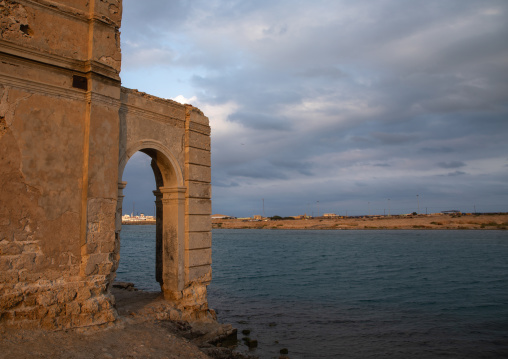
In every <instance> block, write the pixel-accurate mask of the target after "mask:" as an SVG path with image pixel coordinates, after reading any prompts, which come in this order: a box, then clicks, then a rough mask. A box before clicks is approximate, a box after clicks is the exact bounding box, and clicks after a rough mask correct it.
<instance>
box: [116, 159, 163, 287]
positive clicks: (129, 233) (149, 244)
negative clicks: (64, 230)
mask: <svg viewBox="0 0 508 359" xmlns="http://www.w3.org/2000/svg"><path fill="white" fill-rule="evenodd" d="M150 163H151V158H150V157H148V156H147V155H146V154H144V153H143V152H140V151H138V152H136V153H135V154H134V155H133V156H132V157H131V158H130V159H129V161H128V162H127V165H126V166H125V169H124V173H123V182H126V183H127V185H126V187H125V189H124V190H123V194H124V196H125V197H124V198H123V210H122V231H121V243H120V262H119V265H118V268H117V270H116V277H115V282H123V283H125V284H124V285H121V284H118V283H117V287H119V288H124V289H125V288H128V287H129V286H128V285H126V284H127V283H133V284H134V286H135V288H137V289H140V290H143V291H149V292H160V290H161V287H160V284H159V283H158V282H157V281H156V278H155V253H156V250H155V228H156V225H155V215H156V213H155V196H154V194H153V191H154V190H156V187H155V177H154V174H153V171H152V168H151V165H150Z"/></svg>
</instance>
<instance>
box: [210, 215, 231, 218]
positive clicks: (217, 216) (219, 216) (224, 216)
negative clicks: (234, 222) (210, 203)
mask: <svg viewBox="0 0 508 359" xmlns="http://www.w3.org/2000/svg"><path fill="white" fill-rule="evenodd" d="M212 219H233V217H231V216H226V215H225V214H212Z"/></svg>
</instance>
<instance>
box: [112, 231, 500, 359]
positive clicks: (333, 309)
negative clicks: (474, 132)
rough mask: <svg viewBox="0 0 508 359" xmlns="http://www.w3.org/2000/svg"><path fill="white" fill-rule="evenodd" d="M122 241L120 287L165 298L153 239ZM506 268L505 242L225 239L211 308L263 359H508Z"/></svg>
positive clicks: (484, 238) (338, 236)
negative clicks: (283, 356) (125, 283)
mask: <svg viewBox="0 0 508 359" xmlns="http://www.w3.org/2000/svg"><path fill="white" fill-rule="evenodd" d="M121 241H122V249H121V257H122V259H121V263H120V268H119V270H118V279H119V280H129V281H133V282H135V283H136V285H137V286H138V287H140V288H142V289H148V290H158V284H157V283H156V282H155V280H154V274H153V273H154V271H155V268H154V262H155V260H154V252H155V248H154V242H155V227H154V226H124V227H123V229H122V239H121ZM129 249H131V252H130V253H129ZM507 258H508V236H507V232H503V231H422V230H417V231H388V230H384V231H287V230H220V229H219V230H214V231H213V281H212V284H211V285H210V286H209V290H208V293H209V305H210V307H211V308H214V309H216V310H217V311H218V315H219V320H220V321H222V322H228V323H232V324H233V325H234V326H235V327H237V328H238V329H239V339H241V338H242V334H241V331H242V330H243V329H249V330H251V333H250V334H249V336H250V338H252V339H257V340H258V342H259V346H258V348H256V349H255V350H253V351H252V353H253V354H256V355H259V356H260V357H261V358H272V357H273V358H277V357H278V356H279V351H280V349H282V348H287V349H288V350H289V357H290V358H293V359H294V358H337V357H344V358H374V357H376V358H379V357H384V358H408V357H411V358H439V357H448V358H496V357H503V356H504V357H508V282H507V279H506V278H508V260H507ZM150 265H151V267H150ZM238 349H239V350H244V351H247V350H248V349H247V347H246V346H245V345H244V344H242V341H240V344H239V346H238Z"/></svg>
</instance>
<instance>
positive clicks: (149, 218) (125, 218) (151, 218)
mask: <svg viewBox="0 0 508 359" xmlns="http://www.w3.org/2000/svg"><path fill="white" fill-rule="evenodd" d="M139 221H155V217H154V216H145V215H144V214H143V213H141V214H140V215H139V216H133V215H128V214H124V215H123V216H122V222H139Z"/></svg>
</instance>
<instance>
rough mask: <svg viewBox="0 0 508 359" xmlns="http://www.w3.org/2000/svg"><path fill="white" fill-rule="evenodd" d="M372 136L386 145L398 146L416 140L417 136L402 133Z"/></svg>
mask: <svg viewBox="0 0 508 359" xmlns="http://www.w3.org/2000/svg"><path fill="white" fill-rule="evenodd" d="M371 136H372V137H373V138H375V139H377V140H378V141H380V142H381V143H383V144H386V145H398V144H403V143H408V142H410V141H412V140H414V138H415V136H413V135H407V134H401V133H384V132H376V133H372V134H371Z"/></svg>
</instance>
